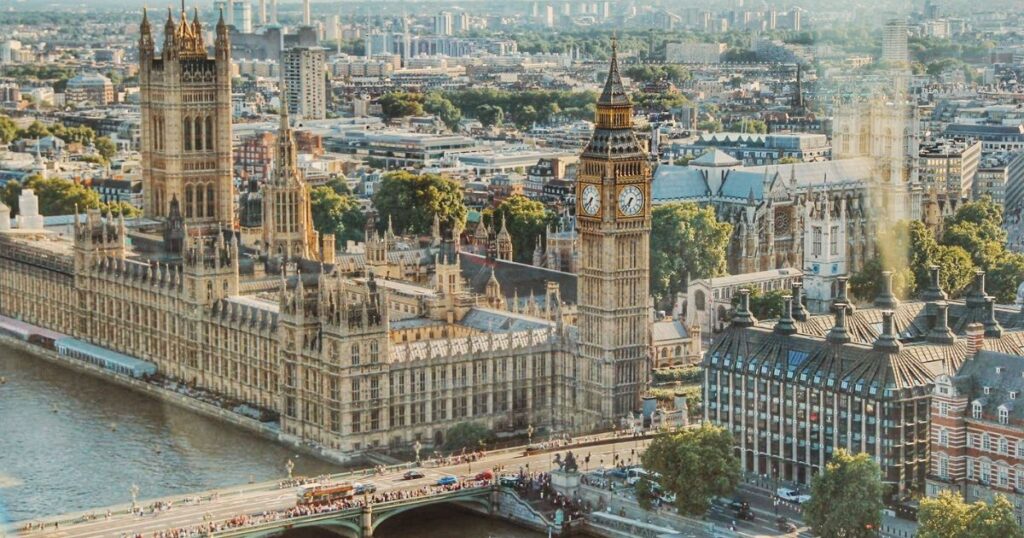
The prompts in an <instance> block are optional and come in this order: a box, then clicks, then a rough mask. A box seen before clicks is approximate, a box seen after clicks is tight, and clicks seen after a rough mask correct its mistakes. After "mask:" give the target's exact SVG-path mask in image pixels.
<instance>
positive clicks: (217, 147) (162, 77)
mask: <svg viewBox="0 0 1024 538" xmlns="http://www.w3.org/2000/svg"><path fill="white" fill-rule="evenodd" d="M140 33H141V35H140V37H139V81H140V86H141V107H142V126H141V133H142V163H143V165H142V180H143V193H144V203H143V205H144V213H145V215H146V216H147V217H150V218H155V219H160V220H164V219H166V218H167V216H168V214H169V212H170V203H171V200H172V199H175V198H177V200H178V202H179V204H180V205H181V213H182V215H183V216H184V218H185V222H186V223H187V224H188V225H189V226H196V227H203V228H206V229H208V230H212V229H213V228H214V225H215V224H217V223H222V224H225V225H234V203H235V200H234V186H233V183H232V172H231V166H232V164H231V45H230V43H229V42H228V30H227V26H225V24H224V19H223V17H222V18H221V20H220V22H218V23H217V38H216V42H215V43H214V51H215V52H214V56H213V57H212V58H211V57H209V56H208V55H207V53H206V45H205V44H204V43H203V29H202V26H201V25H200V23H199V16H198V12H197V13H196V15H195V17H194V18H193V20H192V22H189V21H188V17H187V16H186V13H185V12H184V11H182V13H181V20H180V21H178V22H175V21H174V17H173V16H172V15H171V12H170V10H168V12H167V22H166V24H165V26H164V45H163V50H161V51H160V52H159V53H157V52H156V49H155V46H154V42H153V34H152V28H151V27H150V23H149V18H148V16H147V15H146V13H145V12H143V16H142V24H141V27H140Z"/></svg>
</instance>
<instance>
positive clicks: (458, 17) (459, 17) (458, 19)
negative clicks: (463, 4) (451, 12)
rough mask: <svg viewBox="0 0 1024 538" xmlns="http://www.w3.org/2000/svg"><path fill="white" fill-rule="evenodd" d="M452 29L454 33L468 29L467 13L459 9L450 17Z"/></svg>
mask: <svg viewBox="0 0 1024 538" xmlns="http://www.w3.org/2000/svg"><path fill="white" fill-rule="evenodd" d="M452 31H453V32H454V33H456V34H462V33H465V32H468V31H469V13H466V12H465V11H460V12H458V13H456V14H455V16H454V17H452Z"/></svg>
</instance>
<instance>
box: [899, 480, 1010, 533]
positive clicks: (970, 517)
mask: <svg viewBox="0 0 1024 538" xmlns="http://www.w3.org/2000/svg"><path fill="white" fill-rule="evenodd" d="M917 520H918V528H917V536H918V538H1024V531H1022V530H1021V527H1020V525H1019V524H1018V523H1017V520H1016V518H1015V517H1014V513H1013V505H1012V504H1010V501H1008V500H1006V497H1004V496H1002V495H996V496H995V499H993V500H992V503H991V504H989V503H986V502H984V501H976V502H974V503H972V504H967V503H966V502H964V499H963V497H961V496H960V494H959V493H955V492H952V491H943V492H942V493H939V496H938V497H929V498H925V499H921V508H920V510H919V511H918V514H917Z"/></svg>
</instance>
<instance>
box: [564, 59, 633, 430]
mask: <svg viewBox="0 0 1024 538" xmlns="http://www.w3.org/2000/svg"><path fill="white" fill-rule="evenodd" d="M632 125H633V105H632V104H631V103H630V101H629V98H628V97H627V96H626V92H625V90H624V89H623V87H622V80H621V79H620V77H619V66H618V59H617V55H616V43H615V42H614V41H613V42H612V60H611V66H610V68H609V70H608V80H607V82H606V83H605V86H604V91H602V93H601V97H600V99H599V100H598V102H597V123H596V125H595V129H594V135H593V137H592V138H591V139H590V142H589V143H588V144H587V147H586V149H584V151H583V155H582V156H581V157H580V165H579V167H578V168H577V170H578V181H577V186H576V217H577V229H578V231H579V234H580V265H579V267H580V269H579V278H578V284H577V285H578V290H577V300H578V301H579V331H580V333H579V342H580V350H579V353H580V366H581V370H582V371H580V372H579V375H580V378H581V383H582V385H583V388H584V391H583V394H584V398H585V401H584V407H585V408H586V409H587V410H588V411H589V412H591V413H592V416H590V417H588V419H589V420H590V421H592V422H593V424H594V425H596V426H608V425H609V423H617V422H618V420H619V419H621V418H622V417H624V416H625V415H626V413H628V412H630V411H632V410H635V409H637V408H638V407H639V405H640V393H641V391H642V390H643V388H644V387H645V385H646V382H647V374H648V372H647V370H648V364H649V360H648V354H649V352H650V351H649V350H650V348H649V345H648V344H649V342H648V340H649V335H648V319H649V311H648V300H649V299H648V296H649V295H650V291H649V287H650V285H649V280H648V278H649V277H648V272H649V266H650V263H649V246H650V243H649V242H650V233H651V202H650V194H651V167H650V163H648V161H647V153H646V151H645V150H644V149H643V147H642V146H641V145H640V143H639V141H638V140H637V138H636V135H635V134H634V133H633V128H632Z"/></svg>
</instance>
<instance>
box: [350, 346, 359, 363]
mask: <svg viewBox="0 0 1024 538" xmlns="http://www.w3.org/2000/svg"><path fill="white" fill-rule="evenodd" d="M350 352H351V353H352V366H359V344H352V348H351V350H350Z"/></svg>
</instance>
